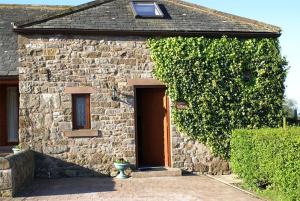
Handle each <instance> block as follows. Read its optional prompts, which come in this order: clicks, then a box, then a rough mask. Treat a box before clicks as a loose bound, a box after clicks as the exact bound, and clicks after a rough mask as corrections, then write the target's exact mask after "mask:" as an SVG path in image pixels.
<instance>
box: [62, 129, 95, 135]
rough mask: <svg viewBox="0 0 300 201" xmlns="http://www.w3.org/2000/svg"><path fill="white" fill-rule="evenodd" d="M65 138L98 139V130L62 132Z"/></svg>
mask: <svg viewBox="0 0 300 201" xmlns="http://www.w3.org/2000/svg"><path fill="white" fill-rule="evenodd" d="M63 133H64V136H66V137H98V136H99V131H98V130H89V129H80V130H72V131H63Z"/></svg>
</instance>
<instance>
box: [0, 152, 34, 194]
mask: <svg viewBox="0 0 300 201" xmlns="http://www.w3.org/2000/svg"><path fill="white" fill-rule="evenodd" d="M33 178H34V154H33V152H32V151H29V150H28V151H22V152H20V153H18V154H13V155H9V156H7V157H5V158H0V197H12V196H14V195H16V194H17V193H18V192H19V191H21V190H22V189H23V188H24V187H25V186H26V185H27V184H29V183H31V182H32V181H33Z"/></svg>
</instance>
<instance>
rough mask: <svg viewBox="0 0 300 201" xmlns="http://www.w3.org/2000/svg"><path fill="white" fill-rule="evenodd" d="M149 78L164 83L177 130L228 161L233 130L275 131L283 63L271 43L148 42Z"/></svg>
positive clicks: (223, 39)
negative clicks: (180, 104)
mask: <svg viewBox="0 0 300 201" xmlns="http://www.w3.org/2000/svg"><path fill="white" fill-rule="evenodd" d="M148 45H149V47H150V50H151V57H152V59H153V61H154V63H155V68H154V70H153V73H154V76H155V77H156V78H157V79H159V80H161V81H163V82H164V83H166V85H167V88H168V90H167V93H168V94H169V96H170V98H171V101H172V102H176V101H181V102H182V101H184V102H186V103H187V105H188V107H187V108H186V109H176V108H174V109H173V110H172V118H173V120H174V122H175V124H176V125H177V127H178V129H179V130H180V131H183V132H185V133H186V134H188V135H189V136H190V137H192V138H194V139H197V140H199V141H200V142H202V143H205V144H207V145H209V146H210V147H211V149H212V151H213V153H214V154H216V155H219V156H222V157H224V158H228V157H229V142H230V136H231V131H232V130H233V129H235V128H245V127H246V128H259V127H265V126H268V127H278V126H280V125H281V120H282V116H283V107H282V102H283V98H284V88H285V87H284V80H285V78H286V71H287V68H286V65H287V63H286V61H285V59H284V58H283V57H282V56H281V54H280V47H279V42H278V40H277V39H274V38H261V39H237V38H229V37H225V36H224V37H221V38H206V37H170V38H152V39H149V40H148Z"/></svg>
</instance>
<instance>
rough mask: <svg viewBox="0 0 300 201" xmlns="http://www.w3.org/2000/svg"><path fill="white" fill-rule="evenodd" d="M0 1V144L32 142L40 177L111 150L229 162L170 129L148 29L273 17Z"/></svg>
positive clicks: (210, 30) (149, 160) (95, 168)
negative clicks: (156, 76) (151, 54)
mask: <svg viewBox="0 0 300 201" xmlns="http://www.w3.org/2000/svg"><path fill="white" fill-rule="evenodd" d="M14 9H16V10H14ZM2 10H3V12H7V13H8V14H7V15H10V16H18V17H13V18H5V16H7V15H6V14H5V15H3V14H2V13H3V12H2ZM0 11H1V12H0V17H1V21H0V23H2V24H0V26H3V25H4V27H5V28H4V29H0V31H1V32H4V35H2V34H1V36H0V37H1V41H0V51H1V54H0V61H1V62H0V91H1V96H0V102H1V104H0V105H1V113H2V114H4V115H2V116H1V117H0V118H2V119H1V121H0V122H1V125H0V127H1V132H0V136H1V138H0V139H1V141H0V145H1V146H10V145H13V144H16V143H20V145H21V147H22V148H23V149H27V148H30V149H32V150H34V151H35V155H36V157H35V160H36V176H40V177H61V176H89V175H108V174H110V172H111V169H112V162H113V160H115V159H117V158H125V159H127V160H129V162H130V163H131V164H132V165H133V167H136V168H143V167H153V166H166V167H176V168H181V169H182V170H185V171H190V172H202V173H203V172H209V173H212V174H217V173H226V172H228V171H229V167H228V163H227V162H225V161H223V160H221V159H220V158H217V157H214V156H213V155H212V154H211V152H210V151H209V149H208V148H207V147H206V146H205V145H203V144H200V143H198V142H197V141H193V140H191V139H189V138H188V137H187V136H186V135H185V134H184V133H180V132H178V131H177V130H176V127H175V125H174V124H173V123H172V116H171V115H170V111H171V110H172V107H173V103H171V102H170V101H169V99H168V97H167V96H166V95H165V90H166V86H165V85H164V83H161V82H160V81H158V80H156V79H154V78H153V75H152V70H153V68H154V63H153V62H152V61H151V58H150V50H149V48H148V47H147V39H148V38H149V37H170V36H208V37H219V36H222V35H227V36H234V37H239V38H255V37H279V36H280V29H279V28H277V27H274V26H271V25H268V24H264V23H261V22H258V21H254V20H250V19H246V18H242V17H238V16H234V15H230V14H226V13H223V12H219V11H215V10H211V9H208V8H205V7H202V6H198V5H195V4H190V3H187V2H183V1H178V0H159V1H151V0H147V1H141V0H132V1H131V0H96V1H93V2H90V3H86V4H83V5H79V6H75V7H55V6H54V7H44V8H41V7H34V6H29V7H28V6H23V7H22V6H21V5H20V6H12V8H11V7H5V6H0ZM54 11H55V12H54ZM21 13H22V14H21ZM29 14H30V16H29V19H27V20H23V19H24V18H25V17H27V16H28V15H29ZM3 17H4V18H3ZM11 21H13V23H12V26H11V27H10V28H8V24H9V23H10V22H11ZM17 52H18V53H17Z"/></svg>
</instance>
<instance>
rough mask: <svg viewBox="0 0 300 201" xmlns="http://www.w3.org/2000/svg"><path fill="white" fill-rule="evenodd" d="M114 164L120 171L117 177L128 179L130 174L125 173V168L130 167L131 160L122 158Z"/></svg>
mask: <svg viewBox="0 0 300 201" xmlns="http://www.w3.org/2000/svg"><path fill="white" fill-rule="evenodd" d="M114 165H115V167H116V169H117V170H118V171H119V174H118V175H117V177H116V178H118V179H126V178H128V176H127V175H126V174H125V173H124V171H125V169H126V168H128V166H129V162H128V161H127V160H125V159H124V158H120V159H117V160H115V161H114Z"/></svg>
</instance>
